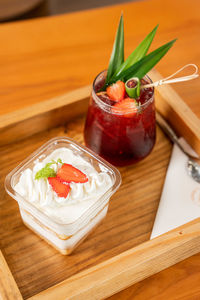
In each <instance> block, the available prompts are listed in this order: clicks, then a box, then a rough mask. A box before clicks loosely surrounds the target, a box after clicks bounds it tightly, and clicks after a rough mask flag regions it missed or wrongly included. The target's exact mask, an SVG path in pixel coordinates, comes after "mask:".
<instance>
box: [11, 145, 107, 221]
mask: <svg viewBox="0 0 200 300" xmlns="http://www.w3.org/2000/svg"><path fill="white" fill-rule="evenodd" d="M58 158H60V159H61V160H62V162H63V163H68V164H71V165H73V166H74V167H76V168H77V169H79V170H81V171H82V172H83V173H85V174H86V175H87V177H88V182H86V183H70V192H69V194H68V197H67V198H61V197H58V195H57V194H56V193H55V192H54V191H53V190H52V187H51V186H50V185H49V183H48V180H46V179H40V180H35V174H36V173H37V171H39V170H40V169H42V168H43V167H44V166H45V165H46V164H47V163H48V162H51V160H56V161H57V159H58ZM60 166H61V165H58V166H57V165H52V167H53V168H54V169H55V171H57V168H59V167H60ZM111 186H112V179H111V177H110V175H109V174H108V173H106V171H105V170H104V168H102V170H101V172H99V173H98V172H97V171H96V170H95V168H94V167H93V166H92V164H91V163H89V162H87V161H86V160H84V159H83V158H82V157H81V156H80V155H78V154H74V152H73V151H72V150H70V149H67V148H64V147H63V148H59V149H56V150H55V151H53V152H52V153H51V154H50V155H48V156H47V157H45V158H44V159H43V160H42V161H40V162H39V161H38V160H36V161H35V165H34V167H33V169H30V168H27V169H26V170H24V171H23V172H22V173H21V176H20V179H19V182H18V183H17V184H16V185H15V187H14V189H15V191H16V192H18V193H19V194H20V195H21V196H22V197H24V198H25V199H26V200H28V201H30V202H31V203H33V204H34V205H35V206H36V207H37V208H39V209H40V210H41V211H42V212H44V213H45V214H47V215H48V216H49V217H51V219H53V220H54V221H58V222H59V223H63V224H67V223H71V222H74V221H75V220H77V219H78V218H79V217H80V216H81V215H82V214H83V213H84V212H85V211H86V210H88V209H89V207H90V206H91V205H92V204H93V203H94V202H95V201H97V200H98V199H99V198H100V197H101V196H102V195H103V194H104V193H105V192H106V191H107V190H108V189H109V188H110V187H111Z"/></svg>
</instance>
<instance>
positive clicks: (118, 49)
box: [106, 15, 124, 83]
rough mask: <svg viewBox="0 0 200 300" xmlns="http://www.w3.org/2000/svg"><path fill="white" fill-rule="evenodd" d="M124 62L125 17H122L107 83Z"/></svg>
mask: <svg viewBox="0 0 200 300" xmlns="http://www.w3.org/2000/svg"><path fill="white" fill-rule="evenodd" d="M123 62H124V19H123V15H121V18H120V21H119V25H118V29H117V34H116V37H115V42H114V45H113V49H112V54H111V57H110V62H109V66H108V72H107V78H106V83H107V82H109V81H110V78H111V77H112V76H113V74H114V73H115V72H116V70H117V69H118V68H119V67H120V66H121V64H122V63H123Z"/></svg>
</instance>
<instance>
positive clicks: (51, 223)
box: [5, 137, 121, 255]
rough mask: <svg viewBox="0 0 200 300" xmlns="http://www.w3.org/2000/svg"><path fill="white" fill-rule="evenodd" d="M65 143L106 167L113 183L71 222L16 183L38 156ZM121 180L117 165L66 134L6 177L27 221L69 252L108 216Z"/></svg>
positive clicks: (55, 139) (28, 225)
mask: <svg viewBox="0 0 200 300" xmlns="http://www.w3.org/2000/svg"><path fill="white" fill-rule="evenodd" d="M62 147H65V148H67V149H70V150H72V151H73V153H75V154H76V155H79V156H80V157H82V158H83V159H84V160H86V161H87V162H89V163H90V164H91V165H92V166H93V167H94V168H95V170H96V171H97V172H100V170H102V169H103V171H104V172H106V173H107V174H108V175H109V176H110V177H111V180H112V186H111V187H110V188H109V189H108V190H106V191H105V192H104V193H103V194H102V195H101V196H100V197H99V198H98V199H95V200H94V202H92V204H91V205H90V207H88V208H87V210H85V211H84V213H82V214H81V215H80V216H79V217H78V218H77V219H75V220H74V221H73V222H70V223H67V224H63V223H62V222H58V220H55V219H53V218H52V217H51V216H48V215H47V214H46V213H44V212H43V211H42V210H41V209H39V208H38V207H36V206H35V205H34V203H31V202H30V201H28V199H25V198H24V197H22V196H21V195H20V194H19V193H17V192H16V191H15V190H14V186H15V185H16V183H17V182H18V181H19V178H20V176H21V173H22V172H23V171H24V170H25V169H27V168H30V169H32V168H33V166H34V162H35V161H36V160H37V161H41V160H43V159H44V156H45V157H46V156H48V155H49V154H50V153H52V152H53V151H54V150H55V149H58V148H62ZM120 184H121V176H120V173H119V171H118V170H117V169H116V168H115V167H113V166H112V165H110V164H109V163H108V162H106V161H105V160H103V159H102V158H100V157H99V156H97V155H96V154H95V153H94V152H92V151H90V150H89V149H87V148H86V147H84V146H82V145H80V144H78V143H76V142H75V141H73V140H72V139H70V138H66V137H59V138H54V139H51V140H50V141H48V142H47V143H46V144H44V145H43V146H42V147H40V148H39V149H38V150H37V151H35V152H34V153H33V154H31V155H30V156H29V157H28V158H27V159H25V160H24V161H23V162H22V163H21V164H20V165H19V166H17V167H16V168H15V169H14V170H13V171H11V172H10V173H9V174H8V175H7V177H6V179H5V189H6V191H7V193H8V194H9V195H10V196H11V197H12V198H14V199H15V200H16V201H17V202H18V205H19V210H20V214H21V217H22V220H23V222H24V224H25V225H26V226H27V227H29V228H30V229H31V230H33V231H34V232H35V233H36V234H38V235H39V236H40V237H41V238H43V239H44V240H46V241H47V242H48V243H49V244H51V245H52V246H54V247H55V248H56V249H57V250H59V251H60V253H62V254H65V255H67V254H70V253H71V252H72V251H73V250H74V249H75V247H76V246H77V245H78V244H79V243H80V242H81V241H83V240H84V239H85V238H86V236H87V235H88V234H89V233H90V232H91V231H92V230H93V229H94V228H95V227H96V226H97V225H98V224H99V223H100V221H101V220H102V219H103V218H104V217H105V216H106V214H107V210H108V205H109V199H110V197H111V196H112V195H113V193H115V191H116V190H117V189H118V188H119V186H120Z"/></svg>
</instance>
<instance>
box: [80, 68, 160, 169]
mask: <svg viewBox="0 0 200 300" xmlns="http://www.w3.org/2000/svg"><path fill="white" fill-rule="evenodd" d="M105 78H106V71H103V72H102V73H100V74H99V75H98V76H97V77H96V79H95V80H94V83H93V89H92V95H91V99H90V104H89V108H88V113H87V119H86V123H85V129H84V138H85V144H86V146H87V147H89V148H90V149H92V150H93V151H94V152H96V153H97V154H99V155H100V156H101V157H103V158H105V159H106V160H107V161H109V162H110V163H112V164H113V165H116V166H125V165H130V164H133V163H136V162H138V161H140V160H141V159H143V158H145V157H146V156H147V155H148V154H149V153H150V152H151V150H152V149H153V146H154V144H155V138H156V122H155V105H154V89H153V88H146V89H141V94H140V97H139V98H138V99H137V104H138V105H137V106H136V109H135V108H134V109H130V111H128V112H127V111H126V112H123V111H122V112H118V111H117V110H115V109H113V107H114V105H116V102H114V101H112V100H111V99H110V98H109V97H108V95H107V94H106V92H104V93H99V92H98V91H99V90H101V87H102V86H103V85H104V83H105ZM147 83H151V80H150V78H149V77H148V76H145V77H144V78H143V79H142V80H141V84H142V85H144V84H147ZM125 97H128V96H127V95H125Z"/></svg>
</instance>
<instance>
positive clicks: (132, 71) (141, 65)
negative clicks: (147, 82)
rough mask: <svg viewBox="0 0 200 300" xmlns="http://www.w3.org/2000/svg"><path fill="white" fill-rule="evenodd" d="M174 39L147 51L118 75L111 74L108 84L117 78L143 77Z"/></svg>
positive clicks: (167, 49) (166, 50)
mask: <svg viewBox="0 0 200 300" xmlns="http://www.w3.org/2000/svg"><path fill="white" fill-rule="evenodd" d="M175 41H176V39H175V40H172V41H171V42H169V43H167V44H165V45H163V46H161V47H159V48H158V49H156V50H154V51H153V52H151V53H149V54H148V55H146V56H145V57H143V58H142V59H140V60H139V61H138V62H136V63H135V64H133V65H132V66H130V67H129V68H128V69H126V70H124V71H123V72H122V73H121V74H120V75H118V76H113V77H112V78H111V80H110V82H109V84H111V83H113V82H116V81H117V80H122V79H123V80H124V81H126V80H128V79H129V78H131V77H138V78H139V79H141V78H143V77H144V75H146V74H147V73H148V72H149V71H150V70H151V69H152V68H153V67H154V66H155V65H156V64H157V63H158V62H159V61H160V60H161V58H162V57H163V56H164V55H165V54H166V53H167V52H168V51H169V49H170V48H171V47H172V45H173V44H174V42H175Z"/></svg>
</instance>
